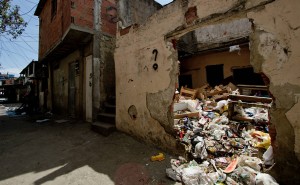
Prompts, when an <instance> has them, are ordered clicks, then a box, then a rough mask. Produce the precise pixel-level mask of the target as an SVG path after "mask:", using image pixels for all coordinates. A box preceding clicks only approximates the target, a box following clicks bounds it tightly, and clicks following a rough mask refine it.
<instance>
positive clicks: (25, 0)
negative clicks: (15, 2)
mask: <svg viewBox="0 0 300 185" xmlns="http://www.w3.org/2000/svg"><path fill="white" fill-rule="evenodd" d="M25 1H27V2H29V3H32V4H36V3H35V2H32V1H29V0H25Z"/></svg>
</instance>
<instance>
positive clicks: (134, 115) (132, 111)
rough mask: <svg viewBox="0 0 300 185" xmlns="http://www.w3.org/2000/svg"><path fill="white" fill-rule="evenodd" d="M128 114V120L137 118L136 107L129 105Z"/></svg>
mask: <svg viewBox="0 0 300 185" xmlns="http://www.w3.org/2000/svg"><path fill="white" fill-rule="evenodd" d="M128 114H129V116H130V118H131V119H132V120H136V118H137V110H136V107H135V106H134V105H131V106H130V107H129V108H128Z"/></svg>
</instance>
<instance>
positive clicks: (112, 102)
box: [106, 96, 116, 105]
mask: <svg viewBox="0 0 300 185" xmlns="http://www.w3.org/2000/svg"><path fill="white" fill-rule="evenodd" d="M106 102H108V103H110V104H113V105H115V104H116V97H115V96H111V97H109V98H107V99H106Z"/></svg>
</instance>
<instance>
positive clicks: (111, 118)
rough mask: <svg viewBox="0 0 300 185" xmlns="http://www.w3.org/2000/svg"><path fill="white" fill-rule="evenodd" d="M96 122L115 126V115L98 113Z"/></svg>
mask: <svg viewBox="0 0 300 185" xmlns="http://www.w3.org/2000/svg"><path fill="white" fill-rule="evenodd" d="M97 120H98V121H100V122H103V123H109V124H113V125H115V123H116V114H111V113H99V114H98V116H97Z"/></svg>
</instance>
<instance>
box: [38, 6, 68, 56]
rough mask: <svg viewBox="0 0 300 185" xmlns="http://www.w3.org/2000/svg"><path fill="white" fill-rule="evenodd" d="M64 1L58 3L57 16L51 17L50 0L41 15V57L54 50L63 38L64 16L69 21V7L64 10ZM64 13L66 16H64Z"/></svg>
mask: <svg viewBox="0 0 300 185" xmlns="http://www.w3.org/2000/svg"><path fill="white" fill-rule="evenodd" d="M62 5H63V4H62V0H58V1H57V12H56V15H55V16H53V17H52V16H51V0H48V1H47V2H46V4H45V6H44V8H43V10H42V11H41V14H40V15H39V18H40V40H39V56H40V58H42V57H44V56H45V54H46V53H47V52H48V51H49V50H50V49H51V48H53V46H54V45H55V43H57V42H58V41H59V39H60V38H61V37H62V34H63V29H62V16H63V17H64V19H67V17H66V14H67V13H68V11H69V10H68V9H66V8H67V6H66V7H64V8H65V9H63V6H62ZM63 13H64V14H63Z"/></svg>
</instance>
